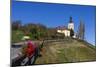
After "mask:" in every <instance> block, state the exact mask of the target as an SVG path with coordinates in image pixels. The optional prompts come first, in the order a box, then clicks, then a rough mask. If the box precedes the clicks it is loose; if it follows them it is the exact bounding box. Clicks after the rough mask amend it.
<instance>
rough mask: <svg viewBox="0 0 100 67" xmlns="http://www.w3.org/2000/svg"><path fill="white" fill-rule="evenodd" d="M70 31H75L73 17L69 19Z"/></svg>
mask: <svg viewBox="0 0 100 67" xmlns="http://www.w3.org/2000/svg"><path fill="white" fill-rule="evenodd" d="M68 29H70V30H71V29H72V30H74V23H73V20H72V17H71V16H70V18H69V23H68Z"/></svg>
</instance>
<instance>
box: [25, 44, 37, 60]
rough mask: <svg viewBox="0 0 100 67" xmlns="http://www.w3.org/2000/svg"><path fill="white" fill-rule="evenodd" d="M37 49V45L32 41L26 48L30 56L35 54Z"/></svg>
mask: <svg viewBox="0 0 100 67" xmlns="http://www.w3.org/2000/svg"><path fill="white" fill-rule="evenodd" d="M35 50H36V45H35V44H33V43H31V42H28V46H27V48H26V54H27V56H28V57H29V58H31V57H32V55H34V54H35Z"/></svg>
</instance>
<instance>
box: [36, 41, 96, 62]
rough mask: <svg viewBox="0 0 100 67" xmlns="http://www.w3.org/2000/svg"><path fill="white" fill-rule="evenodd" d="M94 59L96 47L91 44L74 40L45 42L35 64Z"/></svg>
mask: <svg viewBox="0 0 100 67" xmlns="http://www.w3.org/2000/svg"><path fill="white" fill-rule="evenodd" d="M95 60H96V48H95V46H92V45H91V44H89V43H87V42H84V41H81V40H76V39H66V40H64V41H56V42H48V43H45V45H44V47H43V51H42V57H39V58H37V60H36V62H35V64H51V63H69V62H84V61H95Z"/></svg>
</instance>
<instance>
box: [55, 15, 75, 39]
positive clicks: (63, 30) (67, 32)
mask: <svg viewBox="0 0 100 67" xmlns="http://www.w3.org/2000/svg"><path fill="white" fill-rule="evenodd" d="M70 30H73V31H74V22H73V20H72V17H70V19H69V23H68V26H63V27H61V26H59V27H57V32H58V33H63V34H64V35H65V37H70V36H71V35H70V32H71V31H70ZM75 37H76V36H75V33H74V36H73V38H75Z"/></svg>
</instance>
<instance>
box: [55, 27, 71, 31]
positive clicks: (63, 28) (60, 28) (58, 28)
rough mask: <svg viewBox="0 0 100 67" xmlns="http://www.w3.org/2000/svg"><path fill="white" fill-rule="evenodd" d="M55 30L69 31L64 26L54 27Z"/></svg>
mask: <svg viewBox="0 0 100 67" xmlns="http://www.w3.org/2000/svg"><path fill="white" fill-rule="evenodd" d="M56 29H57V30H69V29H68V28H67V27H66V26H58V27H56Z"/></svg>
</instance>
